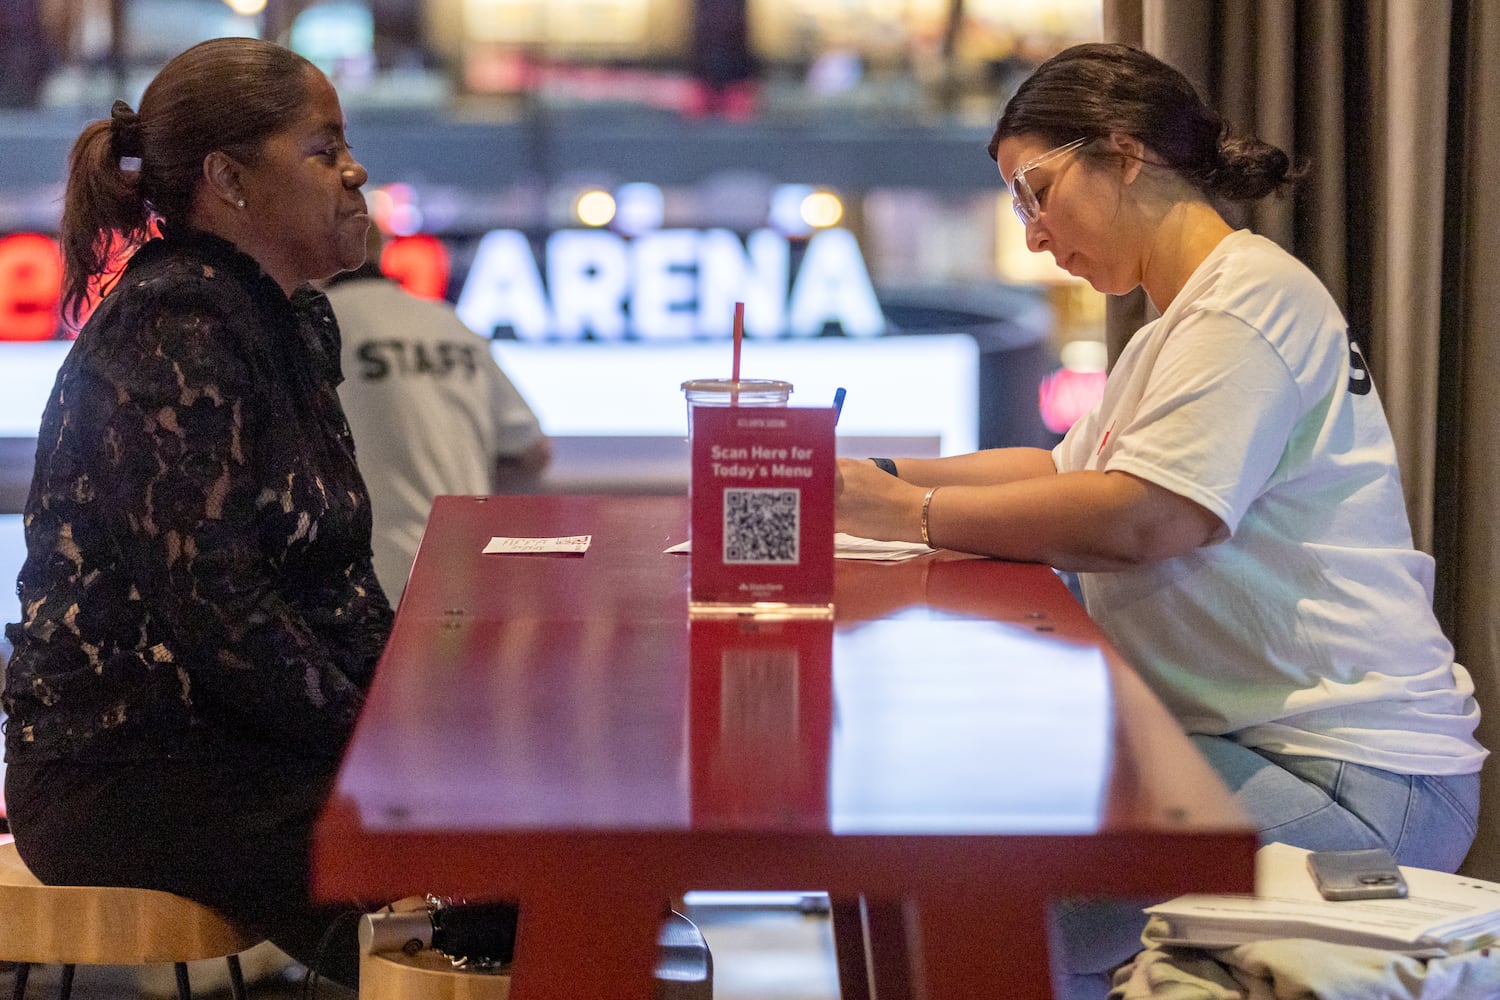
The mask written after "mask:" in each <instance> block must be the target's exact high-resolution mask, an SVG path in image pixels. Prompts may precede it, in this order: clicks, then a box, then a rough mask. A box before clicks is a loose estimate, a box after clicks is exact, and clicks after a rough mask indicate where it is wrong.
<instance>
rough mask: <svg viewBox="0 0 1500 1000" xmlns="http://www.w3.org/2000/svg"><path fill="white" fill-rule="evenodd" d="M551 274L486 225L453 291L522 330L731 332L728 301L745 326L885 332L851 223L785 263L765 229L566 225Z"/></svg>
mask: <svg viewBox="0 0 1500 1000" xmlns="http://www.w3.org/2000/svg"><path fill="white" fill-rule="evenodd" d="M545 263H546V275H547V280H546V282H545V284H544V283H543V280H542V272H541V271H540V269H539V268H538V262H537V259H536V255H535V253H534V252H533V249H532V245H531V242H530V241H529V240H528V239H527V238H526V235H525V234H524V233H522V232H520V231H518V230H514V229H498V230H494V231H492V232H489V233H487V234H485V236H484V237H483V238H482V239H481V240H480V243H479V246H478V248H477V249H476V251H475V254H474V261H473V264H472V265H471V267H470V269H469V273H468V277H467V278H466V280H465V281H464V286H463V289H462V291H461V292H460V293H459V296H458V302H457V307H458V314H459V316H460V317H462V318H463V320H464V322H465V323H467V324H468V325H469V326H470V327H472V328H473V329H475V330H477V331H478V332H480V333H482V334H486V335H494V334H495V333H497V332H499V333H500V334H501V335H502V336H504V335H506V334H507V333H509V334H513V335H514V337H515V338H516V339H517V340H523V341H534V342H540V341H551V342H564V343H566V342H573V341H581V340H585V339H593V340H595V341H605V342H620V341H638V342H644V341H652V342H660V341H666V342H672V341H683V340H689V339H713V338H719V337H729V336H730V335H731V332H732V327H733V321H734V303H735V302H738V301H743V302H744V303H745V335H746V336H747V337H759V338H767V339H769V338H782V337H786V338H808V337H817V336H820V335H821V334H822V333H823V332H824V331H825V329H826V328H827V327H829V326H830V325H831V326H835V327H837V328H838V329H839V330H840V331H841V332H842V333H843V334H844V335H845V336H848V337H874V336H879V335H880V334H882V333H884V332H885V317H884V315H883V314H882V313H881V311H880V305H879V303H878V302H877V301H876V299H875V290H874V288H873V287H872V286H871V284H870V276H869V273H868V272H867V271H866V269H865V262H864V258H863V256H862V255H861V253H860V250H859V244H858V242H857V241H856V240H855V238H854V234H853V233H850V232H849V231H848V230H846V229H824V230H820V231H818V232H817V233H815V234H814V235H813V236H812V237H811V239H809V240H808V241H807V244H806V248H805V250H804V251H803V253H802V259H801V261H800V264H799V266H798V267H797V269H796V274H795V275H793V274H792V245H791V243H790V241H788V240H787V238H786V237H784V236H782V235H781V234H779V233H776V232H774V231H772V230H768V229H762V230H757V231H756V232H753V233H751V234H750V235H749V236H748V237H747V238H746V239H745V240H743V241H742V240H741V239H740V237H739V236H738V235H736V234H735V233H733V232H731V231H730V230H727V229H707V230H696V229H665V230H657V231H655V232H650V233H645V234H642V235H640V236H637V237H635V238H634V239H631V240H627V239H625V238H624V237H622V236H620V235H618V234H616V233H612V232H609V231H607V230H598V229H566V230H559V231H557V232H554V233H552V234H551V235H550V236H549V237H548V239H547V242H546V248H545Z"/></svg>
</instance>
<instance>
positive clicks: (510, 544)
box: [483, 535, 594, 555]
mask: <svg viewBox="0 0 1500 1000" xmlns="http://www.w3.org/2000/svg"><path fill="white" fill-rule="evenodd" d="M593 540H594V536H593V535H567V536H565V537H562V538H508V537H505V536H501V535H497V536H495V537H494V538H491V539H490V541H489V544H488V545H486V546H485V547H484V550H483V551H484V554H485V555H493V554H495V553H502V554H510V553H524V552H533V553H534V552H578V553H583V552H587V551H588V548H589V542H591V541H593Z"/></svg>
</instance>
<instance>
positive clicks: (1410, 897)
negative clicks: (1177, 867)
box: [1146, 844, 1500, 957]
mask: <svg viewBox="0 0 1500 1000" xmlns="http://www.w3.org/2000/svg"><path fill="white" fill-rule="evenodd" d="M1309 853H1311V852H1309V851H1305V850H1303V849H1301V848H1299V847H1292V846H1290V845H1287V844H1267V845H1266V846H1265V847H1262V848H1261V849H1260V850H1259V851H1258V852H1256V855H1255V889H1256V894H1255V895H1254V896H1237V895H1206V894H1197V895H1188V896H1179V897H1177V898H1176V899H1173V900H1170V901H1168V902H1166V903H1162V904H1160V905H1159V906H1150V907H1147V908H1146V912H1147V913H1148V914H1150V915H1151V917H1152V920H1151V924H1150V926H1148V927H1147V930H1146V936H1147V938H1148V939H1149V940H1150V942H1151V943H1153V944H1162V945H1187V946H1191V947H1198V948H1218V947H1228V946H1231V945H1238V944H1247V943H1249V942H1251V941H1264V940H1268V939H1273V938H1291V937H1303V938H1315V939H1317V940H1320V941H1329V942H1333V943H1335V944H1351V945H1362V946H1364V947H1369V948H1385V949H1391V950H1396V951H1401V952H1404V953H1406V954H1409V955H1414V956H1418V957H1435V956H1438V955H1444V954H1455V953H1457V952H1461V951H1467V950H1469V949H1471V948H1476V947H1484V946H1487V945H1489V944H1490V943H1492V942H1493V941H1494V940H1495V937H1496V935H1497V934H1500V884H1496V883H1493V882H1483V881H1480V880H1479V879H1471V878H1465V877H1462V876H1458V875H1449V874H1446V873H1444V872H1437V871H1431V870H1428V869H1425V868H1407V867H1405V866H1404V865H1403V866H1401V874H1402V875H1403V876H1405V878H1406V884H1407V890H1408V891H1407V898H1406V899H1361V900H1341V901H1339V902H1330V901H1328V900H1325V899H1324V898H1323V897H1322V896H1320V895H1319V894H1318V889H1317V886H1316V885H1314V884H1313V880H1312V876H1310V875H1309V874H1308V872H1307V855H1308V854H1309Z"/></svg>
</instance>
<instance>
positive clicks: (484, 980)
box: [359, 912, 713, 1000]
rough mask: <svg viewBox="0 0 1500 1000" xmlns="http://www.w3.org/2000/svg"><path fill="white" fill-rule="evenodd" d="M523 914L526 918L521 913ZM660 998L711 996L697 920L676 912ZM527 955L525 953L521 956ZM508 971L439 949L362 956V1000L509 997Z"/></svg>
mask: <svg viewBox="0 0 1500 1000" xmlns="http://www.w3.org/2000/svg"><path fill="white" fill-rule="evenodd" d="M521 919H523V920H524V919H526V918H525V916H524V915H523V916H522V918H521ZM656 943H657V948H658V952H657V960H656V1000H711V998H712V996H713V959H712V957H711V956H710V955H709V952H708V942H706V941H704V940H703V933H702V932H701V931H699V930H698V928H697V926H696V925H695V924H694V923H693V922H692V921H691V920H689V919H688V918H687V917H684V916H683V915H682V914H680V913H676V912H673V913H672V914H670V915H669V916H668V917H667V919H666V921H665V922H664V923H663V924H662V929H661V931H660V933H659V934H658V935H657V939H656ZM522 961H524V959H522ZM509 997H510V976H508V975H505V974H503V973H501V974H497V973H493V972H475V971H473V970H471V969H456V968H454V967H453V963H452V962H451V961H450V960H449V959H448V957H447V956H446V955H444V954H442V953H441V952H437V951H433V950H431V949H427V950H424V951H419V952H416V953H414V954H407V953H405V952H399V951H391V952H375V953H366V954H364V955H362V956H360V960H359V1000H508V998H509Z"/></svg>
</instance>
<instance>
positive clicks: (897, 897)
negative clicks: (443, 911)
mask: <svg viewBox="0 0 1500 1000" xmlns="http://www.w3.org/2000/svg"><path fill="white" fill-rule="evenodd" d="M687 513H688V511H687V501H686V499H685V498H678V497H624V496H610V497H605V496H531V497H489V498H481V497H443V498H440V499H439V500H438V502H437V504H436V506H435V507H434V510H433V514H432V518H431V520H430V522H429V524H428V528H427V533H426V536H425V537H424V539H423V542H422V547H421V550H420V552H419V553H418V556H417V560H416V565H415V566H414V568H413V572H412V578H411V581H410V583H409V585H408V586H407V589H406V595H405V598H404V600H403V603H402V605H401V608H400V610H399V612H398V613H397V616H396V624H395V629H394V631H393V633H392V636H391V640H390V643H389V645H388V646H387V648H386V651H385V654H384V656H383V658H382V659H381V662H380V666H379V669H378V671H377V675H376V678H375V683H374V687H373V689H372V690H371V692H370V697H369V701H368V703H367V705H366V707H365V710H364V714H363V715H362V717H361V719H360V722H359V726H358V729H357V731H356V733H355V736H354V741H353V744H352V745H351V747H350V749H349V752H348V755H347V757H346V759H345V760H344V763H343V767H342V769H341V771H340V774H339V779H338V786H337V790H336V793H335V795H334V797H333V799H332V801H331V803H330V805H329V807H328V809H327V811H326V812H325V814H324V816H323V818H322V821H321V823H320V824H319V827H318V831H317V836H316V844H315V850H314V884H315V888H316V891H317V892H318V893H319V894H320V895H322V896H324V897H326V898H330V899H337V898H350V897H357V898H367V899H388V898H396V897H399V896H403V895H408V894H413V893H429V892H430V893H436V894H438V895H445V896H455V897H463V898H467V899H470V900H477V899H483V898H508V899H515V900H519V901H520V905H521V914H522V916H521V922H520V930H519V937H518V940H517V946H516V949H517V950H516V966H515V974H514V978H513V980H512V989H513V991H514V994H513V995H514V996H515V997H516V998H517V1000H550V998H564V997H587V998H607V997H620V998H643V997H649V996H650V995H651V976H652V966H653V961H654V954H655V945H654V940H655V935H656V929H657V925H658V922H659V920H660V918H661V915H662V907H663V901H665V900H668V899H671V898H675V897H677V896H680V895H681V894H683V893H684V892H687V891H690V890H694V889H722V890H754V889H787V888H819V889H824V890H826V891H828V892H829V893H830V894H831V895H833V896H834V897H835V899H856V898H859V897H860V896H863V897H864V898H865V899H867V900H870V901H872V904H873V905H874V906H876V907H880V908H883V912H886V913H890V912H896V913H904V914H905V915H906V917H907V921H906V926H908V927H909V928H910V929H911V930H910V934H911V938H910V944H911V949H910V954H911V956H912V961H911V970H910V971H911V979H912V982H913V983H914V984H915V988H916V990H917V991H918V992H919V993H920V994H921V995H923V996H926V997H931V998H963V1000H971V998H976V997H985V996H995V997H1006V998H1016V997H1033V996H1034V997H1046V996H1048V995H1050V985H1049V976H1048V961H1047V952H1046V934H1045V919H1044V908H1045V906H1046V905H1047V902H1048V900H1049V899H1052V898H1054V897H1057V896H1060V895H1122V896H1132V897H1145V896H1156V897H1163V898H1165V897H1169V896H1172V895H1176V894H1178V893H1181V892H1186V891H1203V892H1247V891H1251V890H1252V889H1253V856H1254V850H1255V846H1256V842H1255V835H1254V832H1253V830H1252V828H1251V827H1250V826H1249V825H1248V824H1247V823H1246V821H1245V820H1244V819H1243V817H1242V816H1241V815H1240V814H1239V813H1238V811H1237V810H1236V809H1235V807H1234V806H1233V805H1232V803H1231V802H1230V799H1229V795H1228V792H1227V791H1226V790H1225V788H1224V787H1223V785H1222V784H1221V783H1220V782H1219V780H1218V779H1217V777H1216V776H1215V775H1214V774H1213V772H1212V771H1211V770H1210V769H1209V767H1208V765H1207V764H1206V763H1205V762H1204V761H1203V760H1202V759H1201V757H1200V756H1199V755H1198V754H1197V752H1196V751H1195V750H1193V748H1192V746H1191V745H1190V743H1189V742H1188V740H1187V739H1186V738H1185V737H1184V736H1183V735H1182V733H1181V731H1180V730H1179V728H1178V726H1177V725H1176V723H1175V722H1174V721H1173V720H1172V718H1171V717H1170V716H1169V715H1168V714H1167V712H1166V710H1165V709H1164V708H1163V707H1162V706H1161V704H1160V703H1159V702H1158V701H1157V700H1156V699H1155V697H1154V696H1152V695H1151V693H1150V692H1149V691H1147V689H1146V688H1145V687H1144V686H1143V684H1142V683H1141V681H1140V680H1139V679H1138V678H1137V677H1136V675H1135V674H1134V673H1133V672H1132V671H1131V670H1130V668H1129V667H1127V666H1125V665H1124V664H1123V663H1122V662H1121V661H1120V660H1119V658H1118V657H1117V656H1116V654H1115V653H1114V652H1113V651H1112V650H1111V649H1110V647H1109V645H1108V643H1107V641H1106V640H1105V639H1104V637H1103V636H1102V634H1101V633H1100V632H1099V630H1098V629H1097V627H1096V626H1095V625H1094V623H1093V622H1092V621H1091V620H1090V619H1089V618H1088V616H1087V615H1086V614H1085V613H1084V612H1083V610H1082V609H1081V608H1080V607H1079V606H1078V605H1077V603H1076V602H1074V601H1073V599H1072V597H1071V596H1070V595H1069V594H1068V592H1067V590H1066V588H1065V587H1063V585H1062V583H1061V582H1060V581H1059V580H1058V579H1057V577H1056V575H1055V574H1054V573H1053V572H1052V571H1051V570H1049V569H1048V568H1046V567H1043V566H1036V565H1024V564H1015V563H1006V562H1000V561H996V560H989V559H976V558H969V557H963V556H957V555H954V554H952V553H938V554H935V555H931V556H923V557H920V558H918V559H916V560H912V561H909V562H904V563H897V564H881V563H860V562H851V561H840V562H839V564H838V567H837V580H836V593H835V620H834V621H833V622H826V621H824V622H816V621H812V622H808V621H780V622H778V621H738V620H727V621H726V620H704V619H696V620H691V621H690V618H689V614H688V600H687V594H688V563H689V559H688V557H686V556H683V555H667V554H664V553H663V550H664V549H666V548H667V547H668V546H669V545H672V544H674V543H676V542H680V541H682V540H683V539H684V538H685V536H686V532H687V520H688V517H687ZM578 534H591V535H592V536H593V543H592V546H591V547H590V548H589V550H588V552H587V554H585V555H581V556H577V555H574V556H568V555H481V554H480V550H481V549H482V548H483V547H484V545H485V543H486V542H487V541H488V540H489V539H490V538H491V537H492V536H495V535H510V536H564V535H578ZM880 957H881V956H880V955H879V954H877V956H876V958H877V960H878V959H879V958H880ZM887 992H888V991H887Z"/></svg>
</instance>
